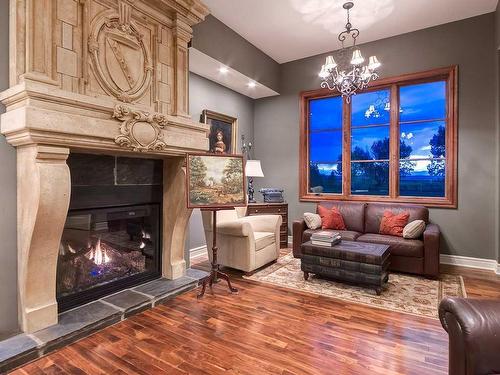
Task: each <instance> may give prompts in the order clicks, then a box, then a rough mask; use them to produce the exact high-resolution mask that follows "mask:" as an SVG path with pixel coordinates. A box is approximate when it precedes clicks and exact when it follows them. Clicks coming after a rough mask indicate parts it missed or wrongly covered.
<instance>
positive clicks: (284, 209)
mask: <svg viewBox="0 0 500 375" xmlns="http://www.w3.org/2000/svg"><path fill="white" fill-rule="evenodd" d="M256 215H281V217H282V219H283V222H282V223H281V227H280V248H282V249H283V248H286V247H288V203H264V202H262V203H249V204H248V209H247V216H256Z"/></svg>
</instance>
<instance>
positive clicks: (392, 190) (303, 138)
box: [299, 65, 458, 208]
mask: <svg viewBox="0 0 500 375" xmlns="http://www.w3.org/2000/svg"><path fill="white" fill-rule="evenodd" d="M439 80H444V81H446V103H447V108H446V140H445V142H446V143H445V144H446V164H445V166H446V174H445V196H444V197H409V196H399V195H398V192H399V161H400V160H399V111H398V109H399V97H398V93H399V91H398V88H399V87H400V86H407V85H413V84H418V83H427V82H435V81H439ZM457 80H458V67H457V66H456V65H453V66H449V67H444V68H438V69H433V70H428V71H424V72H419V73H411V74H404V75H400V76H397V77H390V78H384V79H379V80H377V81H374V82H373V83H372V84H371V85H370V87H369V88H368V89H366V90H365V91H375V90H379V89H383V88H389V89H390V90H391V98H390V100H391V116H390V129H389V134H390V138H389V139H390V140H389V142H390V150H389V195H388V196H376V195H352V194H351V193H350V192H351V137H350V133H351V105H350V104H348V103H346V102H345V100H343V101H342V102H343V124H342V133H343V137H342V138H343V140H342V172H343V173H342V194H336V193H321V194H315V193H311V192H309V189H308V187H309V101H310V100H311V99H319V98H328V97H334V96H338V95H340V94H339V93H338V92H332V91H330V90H328V89H319V90H310V91H303V92H301V93H300V143H299V163H300V164H299V199H300V201H302V202H319V201H326V200H342V201H363V202H373V201H376V202H394V203H414V204H421V205H424V206H427V207H441V208H457V198H458V184H457V174H458V168H457V167H458V165H457V159H458V83H457Z"/></svg>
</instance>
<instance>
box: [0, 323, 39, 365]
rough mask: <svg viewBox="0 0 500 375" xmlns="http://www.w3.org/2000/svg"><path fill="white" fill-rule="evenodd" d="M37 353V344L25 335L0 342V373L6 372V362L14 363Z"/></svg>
mask: <svg viewBox="0 0 500 375" xmlns="http://www.w3.org/2000/svg"><path fill="white" fill-rule="evenodd" d="M36 351H37V342H36V341H35V340H33V339H32V338H31V337H29V336H28V335H26V334H25V333H22V334H20V335H16V336H13V337H11V338H8V339H6V340H2V341H0V372H1V371H4V370H3V366H4V365H5V363H4V362H12V361H14V360H15V359H17V358H19V357H24V356H26V355H29V353H36Z"/></svg>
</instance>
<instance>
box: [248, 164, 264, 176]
mask: <svg viewBox="0 0 500 375" xmlns="http://www.w3.org/2000/svg"><path fill="white" fill-rule="evenodd" d="M245 174H246V176H247V177H264V173H263V172H262V168H261V166H260V160H247V163H246V165H245Z"/></svg>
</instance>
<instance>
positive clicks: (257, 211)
mask: <svg viewBox="0 0 500 375" xmlns="http://www.w3.org/2000/svg"><path fill="white" fill-rule="evenodd" d="M286 211H287V210H286V208H284V207H248V215H262V214H274V215H279V214H286Z"/></svg>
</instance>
